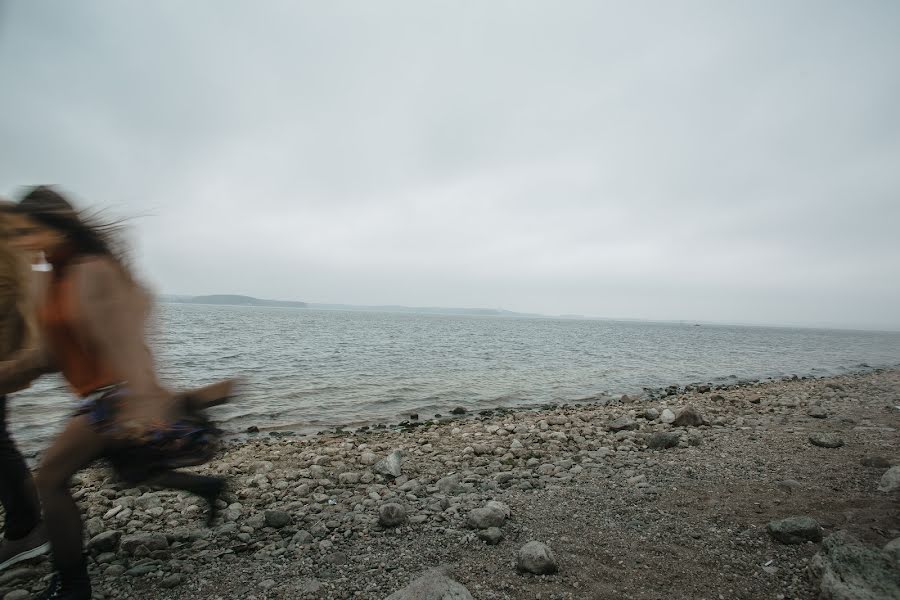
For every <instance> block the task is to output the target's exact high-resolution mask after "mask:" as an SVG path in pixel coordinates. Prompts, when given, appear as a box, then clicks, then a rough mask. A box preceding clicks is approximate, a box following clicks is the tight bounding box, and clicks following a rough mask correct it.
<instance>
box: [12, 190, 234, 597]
mask: <svg viewBox="0 0 900 600" xmlns="http://www.w3.org/2000/svg"><path fill="white" fill-rule="evenodd" d="M16 210H17V213H18V218H19V223H18V224H17V229H16V233H17V238H16V244H17V245H18V246H19V247H20V248H22V249H23V250H26V251H29V252H43V254H44V256H45V258H46V260H47V262H49V263H50V265H51V266H52V269H53V270H52V275H51V277H50V282H49V284H48V289H47V292H46V294H45V299H44V301H43V303H42V306H41V308H40V309H39V311H38V321H39V324H40V327H41V332H42V336H41V339H42V340H43V341H44V342H45V344H44V345H43V347H42V348H39V349H37V350H33V351H30V352H26V353H20V355H19V356H18V357H17V360H16V361H15V362H14V363H13V364H7V365H5V366H2V367H0V390H2V389H5V388H6V387H8V386H10V385H16V384H18V383H21V381H22V380H23V379H24V380H28V379H30V378H33V377H35V376H37V375H38V374H40V373H42V372H48V371H60V372H61V373H62V375H63V376H64V377H65V378H66V380H67V381H68V383H69V385H70V387H71V388H72V389H73V391H74V392H75V393H76V394H77V395H78V396H80V397H81V398H82V403H81V406H80V408H79V409H78V410H77V411H76V413H75V415H74V416H73V417H72V418H71V420H70V421H69V422H68V424H67V425H66V427H65V429H64V430H63V431H62V433H60V434H59V436H58V437H57V438H56V440H55V441H54V442H53V443H52V444H51V446H50V448H49V449H48V450H47V452H46V453H45V454H44V456H43V459H42V461H41V464H40V466H39V469H38V475H37V488H38V493H39V495H40V498H41V502H42V503H43V507H44V520H45V523H46V528H47V535H48V537H49V539H50V544H51V553H52V557H53V565H54V568H55V570H56V573H55V575H54V578H53V580H52V581H51V584H50V587H49V588H48V589H47V591H46V592H45V593H44V594H43V595H42V596H41V598H44V599H57V600H60V599H64V600H88V599H89V598H90V597H91V585H90V581H89V578H88V572H87V562H86V560H85V557H84V553H83V548H82V541H83V540H82V535H83V534H82V523H81V516H80V514H79V511H78V507H77V505H76V504H75V500H74V499H73V498H72V495H71V492H70V491H69V482H70V479H71V477H72V475H74V474H75V473H76V472H77V471H79V470H80V469H82V468H84V467H85V466H87V465H88V464H90V463H91V462H92V461H94V460H95V459H97V458H99V457H101V456H102V457H106V458H107V459H109V461H110V462H111V463H112V465H113V468H114V469H115V470H116V472H117V473H118V475H119V476H120V477H122V478H123V479H125V480H126V481H127V482H129V483H131V484H137V483H148V484H152V485H159V486H163V487H169V488H175V489H181V490H186V491H189V492H192V493H194V494H197V495H199V496H201V497H203V498H205V499H206V500H207V501H208V502H209V506H210V511H209V517H210V519H211V518H212V516H213V515H214V513H215V506H216V505H215V502H216V499H217V498H218V496H219V494H220V493H221V492H222V491H223V488H224V480H223V479H221V478H218V477H205V476H200V475H196V474H192V473H184V472H180V471H176V470H175V469H176V468H178V467H181V466H190V465H197V464H202V463H204V462H206V461H208V460H209V459H210V458H211V457H212V454H213V452H214V451H215V449H216V446H217V444H216V441H217V433H218V431H217V430H216V429H215V428H214V427H213V426H212V424H211V423H209V421H207V420H206V419H205V417H204V416H203V414H202V412H199V411H197V410H195V409H194V407H193V405H191V404H190V403H189V402H185V398H184V397H183V396H175V395H173V394H172V393H170V392H169V391H168V390H166V389H164V388H163V386H162V385H161V384H160V383H159V380H158V379H157V376H156V371H155V366H154V362H153V357H152V355H151V353H150V350H149V348H148V346H147V343H146V339H145V329H146V319H147V315H148V313H149V309H150V298H149V295H148V294H147V293H146V292H145V291H144V290H143V288H142V287H141V286H140V285H138V284H137V282H136V281H135V280H134V279H133V277H132V275H131V272H130V271H129V269H128V267H127V265H126V262H125V261H124V260H123V258H122V254H121V253H119V252H117V250H116V246H115V244H114V241H115V233H116V230H115V226H109V225H103V224H97V223H95V222H94V221H92V220H91V219H89V218H87V217H84V216H83V215H82V214H80V213H79V212H78V211H76V210H75V209H74V208H73V207H72V205H71V204H70V203H69V202H68V201H67V200H66V199H65V198H64V197H63V196H62V195H61V194H60V193H59V192H57V191H56V190H55V189H53V188H51V187H46V186H41V187H37V188H34V189H32V190H31V191H30V192H29V193H28V194H27V195H25V197H24V198H23V199H22V201H21V202H20V203H19V204H18V206H17V209H16Z"/></svg>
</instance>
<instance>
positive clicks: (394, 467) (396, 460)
mask: <svg viewBox="0 0 900 600" xmlns="http://www.w3.org/2000/svg"><path fill="white" fill-rule="evenodd" d="M402 462H403V455H402V454H400V451H399V450H394V451H393V452H391V453H390V454H388V455H387V456H385V457H384V458H382V459H381V460H379V461H378V462H377V463H375V466H373V467H372V470H373V471H375V472H376V473H380V474H382V475H386V476H388V477H395V478H396V477H400V475H401V473H402V471H401V470H400V464H401V463H402Z"/></svg>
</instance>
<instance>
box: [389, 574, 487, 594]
mask: <svg viewBox="0 0 900 600" xmlns="http://www.w3.org/2000/svg"><path fill="white" fill-rule="evenodd" d="M385 600H473V598H472V594H470V593H469V590H467V589H466V588H465V587H464V586H463V585H462V584H460V583H459V582H457V581H454V580H452V579H450V578H449V577H448V576H447V574H446V572H445V571H444V570H443V569H430V570H428V571H425V573H423V574H422V575H421V576H420V577H419V578H418V579H416V580H414V581H413V582H412V583H410V584H409V585H408V586H406V587H405V588H403V589H402V590H399V591H397V592H394V593H393V594H391V595H390V596H388V597H387V598H385Z"/></svg>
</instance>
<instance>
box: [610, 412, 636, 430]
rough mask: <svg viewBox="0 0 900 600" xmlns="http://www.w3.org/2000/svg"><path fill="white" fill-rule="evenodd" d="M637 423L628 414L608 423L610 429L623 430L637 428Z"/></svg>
mask: <svg viewBox="0 0 900 600" xmlns="http://www.w3.org/2000/svg"><path fill="white" fill-rule="evenodd" d="M637 428H638V424H637V421H635V420H634V419H632V418H631V417H629V416H627V415H626V416H624V417H619V418H618V419H616V420H614V421H613V422H612V423H610V424H609V430H610V431H625V430H630V429H637Z"/></svg>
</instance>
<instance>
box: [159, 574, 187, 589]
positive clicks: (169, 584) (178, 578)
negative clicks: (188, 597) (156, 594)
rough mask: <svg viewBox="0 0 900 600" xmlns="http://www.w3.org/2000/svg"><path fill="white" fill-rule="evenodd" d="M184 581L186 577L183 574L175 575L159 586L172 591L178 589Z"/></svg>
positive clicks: (166, 578) (164, 580)
mask: <svg viewBox="0 0 900 600" xmlns="http://www.w3.org/2000/svg"><path fill="white" fill-rule="evenodd" d="M183 581H184V576H183V575H182V574H181V573H173V574H171V575H169V576H168V577H165V578H164V579H163V580H162V581H160V582H159V585H160V586H162V587H164V588H166V589H171V588H173V587H178V586H179V585H181V583H182V582H183Z"/></svg>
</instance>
